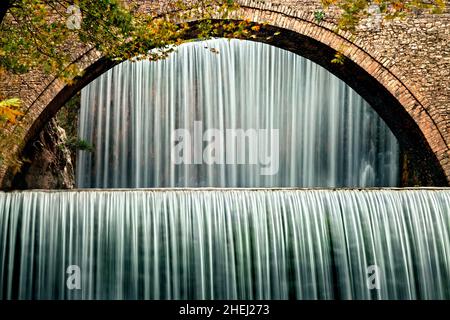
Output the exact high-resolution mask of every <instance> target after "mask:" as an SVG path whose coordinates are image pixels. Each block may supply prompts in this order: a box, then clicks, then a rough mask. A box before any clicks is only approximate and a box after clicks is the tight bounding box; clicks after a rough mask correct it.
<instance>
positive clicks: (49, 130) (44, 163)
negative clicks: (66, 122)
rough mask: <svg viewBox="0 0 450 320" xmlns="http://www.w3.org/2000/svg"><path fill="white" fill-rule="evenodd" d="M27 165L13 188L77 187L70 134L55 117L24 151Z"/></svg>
mask: <svg viewBox="0 0 450 320" xmlns="http://www.w3.org/2000/svg"><path fill="white" fill-rule="evenodd" d="M24 158H25V159H26V160H25V164H24V165H23V167H22V169H21V171H20V172H19V173H17V174H16V175H15V177H14V180H13V189H71V188H74V186H75V176H74V166H73V164H72V156H71V151H70V150H69V148H68V147H67V135H66V132H65V130H64V129H63V128H61V127H60V126H58V123H57V122H56V120H54V119H53V120H51V121H50V122H49V123H47V125H46V126H45V128H44V130H43V131H42V132H41V133H40V134H39V136H38V138H37V139H36V140H35V141H33V142H32V143H30V144H29V145H28V146H27V148H26V150H25V152H24Z"/></svg>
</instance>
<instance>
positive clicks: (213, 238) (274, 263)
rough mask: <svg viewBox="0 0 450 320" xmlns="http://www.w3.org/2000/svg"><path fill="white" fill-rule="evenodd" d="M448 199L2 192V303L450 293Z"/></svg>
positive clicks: (422, 193) (427, 195)
mask: <svg viewBox="0 0 450 320" xmlns="http://www.w3.org/2000/svg"><path fill="white" fill-rule="evenodd" d="M449 208H450V191H448V190H401V191H400V190H366V191H355V190H354V191H352V190H339V191H330V190H294V189H280V190H251V189H241V190H233V189H215V190H194V189H186V190H173V189H172V190H122V191H120V190H116V191H110V190H103V191H67V192H64V191H47V192H45V191H44V192H39V191H30V192H11V193H0V240H1V242H0V244H1V246H0V259H1V264H0V298H1V299H11V298H13V299H16V298H19V299H71V298H76V299H125V298H126V299H449V298H450V259H449V257H450V235H449V229H448V226H449V225H450V210H449ZM72 265H75V266H78V267H79V268H80V275H81V279H80V284H81V289H79V290H69V289H68V288H67V287H66V284H67V278H68V274H66V270H67V268H68V266H72ZM373 266H376V268H377V270H378V271H377V273H376V276H377V279H378V280H377V281H378V282H379V284H378V287H375V288H374V287H369V284H368V278H369V276H370V272H369V273H368V271H367V270H369V271H370V270H371V269H370V268H371V267H373ZM377 288H378V289H377Z"/></svg>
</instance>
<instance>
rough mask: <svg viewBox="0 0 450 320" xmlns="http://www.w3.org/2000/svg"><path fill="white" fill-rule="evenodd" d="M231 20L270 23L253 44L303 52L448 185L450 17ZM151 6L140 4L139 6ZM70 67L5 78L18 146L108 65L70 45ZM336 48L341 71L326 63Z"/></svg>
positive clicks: (268, 4)
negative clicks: (67, 80) (18, 102)
mask: <svg viewBox="0 0 450 320" xmlns="http://www.w3.org/2000/svg"><path fill="white" fill-rule="evenodd" d="M239 2H240V3H241V5H242V8H241V9H240V10H239V12H236V14H235V18H236V19H250V20H251V21H254V22H260V23H267V25H268V26H267V31H266V32H268V33H270V32H272V33H273V32H275V31H279V32H281V33H280V35H279V36H276V37H274V38H273V39H270V40H267V39H266V37H261V39H257V40H258V41H264V42H267V43H270V44H273V45H276V46H279V47H281V48H284V49H287V50H291V51H293V52H296V53H298V54H301V55H303V56H305V57H307V58H309V59H311V60H313V61H315V62H317V63H319V64H321V65H322V66H324V67H325V68H327V69H329V70H330V71H331V72H333V73H334V74H336V75H337V76H338V77H340V78H341V79H343V80H344V81H346V82H347V83H348V84H349V85H350V86H352V87H353V88H354V89H355V90H356V91H357V92H359V93H360V94H361V95H362V96H363V97H364V98H365V99H366V100H367V101H368V102H369V103H371V104H372V106H373V107H374V108H375V109H376V110H377V112H378V113H379V114H380V115H381V116H382V117H383V119H385V121H386V122H387V124H388V125H389V126H390V127H391V129H392V130H393V132H394V133H395V134H396V135H397V137H398V139H399V141H400V143H401V145H402V147H403V148H404V149H405V150H407V151H408V153H409V154H412V155H413V157H416V158H417V159H416V160H417V163H418V165H419V166H420V167H421V168H423V170H424V172H425V171H426V172H427V174H429V175H431V176H432V181H433V182H432V183H433V184H435V185H448V184H449V183H450V81H449V80H450V13H449V12H446V13H444V14H439V15H429V14H418V15H416V16H412V17H408V18H407V19H404V20H401V21H400V20H392V21H385V22H383V24H382V26H381V27H380V28H364V27H362V28H361V29H359V30H358V32H357V33H356V34H351V33H349V32H339V33H338V34H336V33H335V32H334V30H335V24H334V19H333V17H332V16H329V17H328V16H327V18H326V19H325V20H323V21H321V22H320V23H318V22H317V21H316V20H315V19H314V11H316V10H318V9H319V8H320V1H319V0H286V1H275V0H273V1H255V0H241V1H239ZM147 3H151V1H143V7H145V6H146V4H147ZM69 50H72V51H71V52H73V61H74V63H78V64H80V65H81V66H82V67H83V68H85V69H86V70H87V71H86V73H85V76H84V77H82V78H81V79H79V81H77V82H76V83H75V84H73V85H71V86H66V85H65V84H64V83H63V82H62V81H61V80H59V79H57V78H54V77H51V76H47V75H44V74H42V73H39V72H30V73H29V74H25V75H20V76H12V75H9V76H7V77H3V78H1V79H0V91H1V92H2V93H3V94H4V95H7V96H14V97H20V98H21V99H22V100H23V101H24V104H25V106H26V110H27V111H26V115H25V117H24V121H22V126H23V130H18V128H14V127H10V128H7V129H8V130H10V132H12V134H14V132H16V134H17V136H18V140H19V141H23V144H22V145H21V146H13V145H12V146H11V148H10V150H14V148H23V146H24V145H25V144H26V142H27V141H29V140H30V139H31V138H32V137H33V136H35V135H36V134H38V133H39V132H40V131H41V129H42V128H43V126H44V124H45V123H46V122H48V120H49V119H50V118H51V117H52V116H54V115H55V114H56V112H57V111H58V109H59V108H60V107H61V106H62V105H63V104H64V103H65V102H66V101H67V100H68V99H69V98H70V97H71V96H72V95H73V94H74V93H75V92H77V91H78V90H79V89H81V88H82V87H83V86H84V85H86V84H87V83H89V82H90V81H91V80H92V79H94V78H95V77H97V76H98V75H100V74H101V73H102V72H104V71H106V70H107V69H108V68H110V67H111V66H113V63H111V62H108V61H105V60H104V59H102V58H101V55H100V54H99V53H98V52H96V51H95V50H93V49H90V48H86V47H85V46H83V45H81V44H78V43H74V44H73V47H72V48H69ZM336 50H340V51H342V52H343V53H344V54H345V56H346V58H347V59H346V62H345V64H344V66H340V65H336V64H332V63H330V61H331V59H332V57H333V54H334V52H335V51H336ZM7 170H8V168H7V167H5V166H0V181H3V185H4V186H7V185H8V179H5V176H6V177H7V175H6V173H7Z"/></svg>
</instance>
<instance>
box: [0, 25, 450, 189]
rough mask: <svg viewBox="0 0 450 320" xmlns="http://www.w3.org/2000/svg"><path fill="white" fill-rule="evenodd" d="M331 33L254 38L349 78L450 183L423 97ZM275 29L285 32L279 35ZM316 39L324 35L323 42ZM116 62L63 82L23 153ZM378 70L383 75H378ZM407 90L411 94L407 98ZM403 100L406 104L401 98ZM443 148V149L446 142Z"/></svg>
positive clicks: (431, 175)
mask: <svg viewBox="0 0 450 320" xmlns="http://www.w3.org/2000/svg"><path fill="white" fill-rule="evenodd" d="M311 32H314V30H313V31H311ZM325 32H329V35H330V38H328V40H327V41H323V39H324V37H323V36H320V34H318V37H312V36H310V35H309V34H302V33H301V32H298V31H295V30H290V29H287V28H282V27H279V26H275V25H273V24H268V25H266V26H265V27H264V28H263V31H262V33H261V34H260V35H259V36H258V38H256V39H252V40H254V41H259V42H264V43H267V44H270V45H273V46H276V47H279V48H281V49H285V50H289V51H291V52H293V53H296V54H298V55H301V56H303V57H305V58H308V59H310V60H312V61H313V62H315V63H317V64H319V65H321V66H322V67H324V68H326V69H327V70H328V71H330V72H331V73H333V74H334V75H336V76H337V77H339V78H340V79H341V80H343V81H344V82H346V83H347V84H348V85H349V86H350V87H352V88H353V89H354V90H355V91H356V92H357V93H358V94H359V95H361V96H362V97H363V98H364V99H365V100H366V101H367V102H368V103H369V104H370V105H371V106H372V107H373V108H374V109H375V110H376V112H377V113H378V114H379V115H380V116H381V118H382V119H383V120H384V121H385V122H386V124H387V125H388V126H389V127H390V129H391V130H392V132H393V133H394V135H395V136H396V137H397V139H398V141H399V143H400V146H401V150H402V154H406V155H407V157H408V161H409V163H410V165H411V167H412V168H413V169H414V168H416V170H414V171H415V178H416V181H417V180H418V181H419V183H420V185H422V186H448V185H449V178H448V177H447V176H446V173H445V171H444V170H443V167H442V166H441V164H440V161H439V155H438V154H437V152H436V147H433V146H432V145H430V140H436V138H435V136H436V132H437V133H439V128H438V127H437V126H436V125H435V124H434V122H433V120H432V118H431V117H429V116H428V117H429V119H426V120H425V122H426V123H425V126H426V127H427V128H428V129H429V130H427V132H434V133H433V137H430V136H427V132H424V130H423V128H424V114H425V118H426V117H427V114H426V111H425V109H424V108H423V106H422V105H421V104H420V102H419V101H417V100H416V99H415V98H414V95H413V94H411V93H410V92H409V90H408V89H407V88H406V86H404V85H403V84H402V83H401V82H400V81H399V80H398V79H397V78H395V77H394V76H393V75H392V74H390V72H389V70H387V69H386V70H385V68H384V67H383V66H382V65H381V64H379V63H378V62H377V61H376V60H375V59H373V58H372V57H371V56H370V55H369V54H367V53H365V52H363V51H362V50H361V49H360V48H359V47H356V46H354V45H353V46H352V45H351V43H347V44H345V41H344V40H343V38H341V37H339V36H337V35H335V34H333V33H332V32H331V31H326V30H325ZM275 33H277V34H278V33H279V34H278V35H277V36H273V35H274V34H275ZM271 36H272V37H271ZM333 36H334V37H336V39H335V40H336V43H335V42H333V38H332V37H333ZM325 38H326V37H325ZM316 39H321V41H319V40H316ZM343 41H344V44H345V46H344V50H343V51H342V52H343V53H344V54H345V56H346V57H347V58H346V59H345V62H344V64H343V65H341V64H336V63H332V62H331V60H332V59H333V58H334V55H335V53H336V50H337V49H339V48H342V44H343ZM327 42H328V43H327ZM355 57H356V58H355ZM359 61H363V63H359ZM116 64H117V63H114V62H111V61H108V60H106V59H104V58H101V57H100V58H98V59H95V60H94V61H92V62H91V63H90V64H89V66H87V67H86V69H85V73H84V76H82V77H80V78H79V79H77V81H75V82H74V83H73V84H71V85H67V86H65V87H63V88H62V90H58V92H57V93H56V94H55V95H53V98H52V99H51V100H50V101H48V103H47V105H46V107H45V108H43V110H42V112H40V114H39V115H38V116H37V118H36V119H35V120H34V121H33V122H32V125H31V126H30V128H29V130H28V131H27V133H26V135H25V137H24V144H23V145H24V149H23V150H24V151H23V152H24V153H25V154H26V152H27V149H28V147H29V146H27V145H28V144H30V142H32V141H34V139H35V138H36V137H37V136H38V135H39V133H40V132H41V131H42V130H43V128H44V126H45V124H46V123H47V122H48V121H50V120H51V119H52V118H53V117H54V116H55V115H56V113H57V112H58V111H59V110H60V108H61V107H62V106H63V105H64V104H65V103H66V102H67V101H68V100H69V99H70V98H71V97H73V96H74V95H75V94H76V93H77V92H79V91H80V90H81V89H82V88H83V87H84V86H86V85H87V84H88V83H89V82H91V81H92V80H94V79H95V78H97V77H98V76H100V75H101V74H102V73H104V72H106V71H107V70H109V69H110V68H112V67H113V66H115V65H116ZM385 73H388V74H390V75H391V76H392V79H393V80H392V79H390V78H389V77H386V75H385ZM374 74H376V75H378V76H374ZM381 77H384V78H386V79H387V80H386V82H387V81H390V83H391V84H392V83H393V81H394V80H395V81H397V82H398V83H395V84H394V85H395V86H396V87H395V88H396V92H401V93H402V95H401V96H400V97H398V95H397V94H396V92H392V91H393V90H392V89H391V90H389V88H388V87H387V86H386V85H385V84H383V83H381V82H382V81H379V79H380V78H381ZM50 90H51V88H50ZM394 95H397V97H395V96H394ZM405 95H406V96H408V97H407V98H405ZM401 100H402V101H403V103H401V102H400V101H401ZM405 104H407V105H408V106H405ZM420 108H422V109H423V110H420ZM418 110H419V111H418ZM415 115H417V117H419V115H420V119H417V117H416V118H415ZM418 120H420V121H418ZM430 128H431V130H430ZM439 134H440V133H439ZM441 144H442V143H441ZM444 146H445V143H444ZM439 148H441V149H442V146H440V147H439ZM444 152H445V151H444ZM12 180H13V174H12V170H11V169H8V171H7V173H6V175H5V178H4V179H3V188H4V189H9V188H10V187H11V183H12Z"/></svg>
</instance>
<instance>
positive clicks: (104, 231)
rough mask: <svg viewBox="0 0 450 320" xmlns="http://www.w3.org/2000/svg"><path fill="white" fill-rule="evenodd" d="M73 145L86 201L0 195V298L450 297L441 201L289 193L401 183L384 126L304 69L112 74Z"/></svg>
mask: <svg viewBox="0 0 450 320" xmlns="http://www.w3.org/2000/svg"><path fill="white" fill-rule="evenodd" d="M387 107H388V106H387ZM79 136H80V138H81V139H83V140H86V141H87V142H89V143H90V144H92V145H93V151H92V152H88V151H80V152H79V154H78V159H77V185H78V187H80V188H88V189H84V190H82V189H80V190H73V191H27V192H9V193H0V260H1V265H0V299H450V231H449V230H450V228H449V227H450V190H446V189H435V190H432V189H411V190H405V189H360V190H357V189H294V188H284V187H296V188H297V187H333V188H334V187H373V186H382V187H388V186H396V185H398V184H399V146H398V143H397V141H396V139H395V137H394V136H393V134H392V132H391V131H390V130H389V128H388V127H387V126H386V124H385V123H384V122H383V121H382V119H380V117H379V116H378V115H377V114H376V113H375V112H374V110H372V108H371V107H370V106H369V105H368V104H367V103H366V102H365V101H364V100H363V99H362V98H361V97H360V96H359V95H357V94H356V93H355V92H354V91H353V90H352V89H350V88H349V87H348V86H347V85H345V83H343V82H342V81H340V80H339V79H337V78H336V77H334V76H333V75H332V74H330V73H329V72H327V71H326V70H325V69H323V68H321V67H319V66H318V65H316V64H314V63H312V62H311V61H308V60H306V59H304V58H302V57H299V56H297V55H294V54H292V53H290V52H287V51H284V50H281V49H277V48H274V47H271V46H268V45H265V44H261V43H254V42H248V41H239V40H230V41H229V40H224V39H215V40H209V41H203V42H195V43H187V44H184V45H182V46H180V47H179V48H177V51H176V53H174V54H173V55H171V56H170V57H169V58H168V59H166V60H163V61H157V62H148V61H140V62H125V63H122V64H120V65H118V66H116V67H114V68H113V69H111V70H110V71H108V72H106V73H105V74H104V75H102V76H101V77H99V78H98V79H96V80H94V81H93V82H92V83H91V84H89V85H88V86H87V87H86V88H84V89H83V90H82V93H81V110H80V117H79ZM163 187H168V188H166V189H164V188H163ZM174 187H183V188H185V187H191V188H186V189H177V188H174ZM198 187H207V188H198ZM216 187H218V188H216ZM248 187H251V188H253V189H249V188H248ZM89 188H91V189H89ZM94 188H98V189H94ZM102 188H105V189H102ZM106 188H117V189H114V190H112V189H106ZM127 188H154V189H127ZM156 188H160V189H156ZM161 188H162V189H161ZM274 188H275V189H274Z"/></svg>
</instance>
